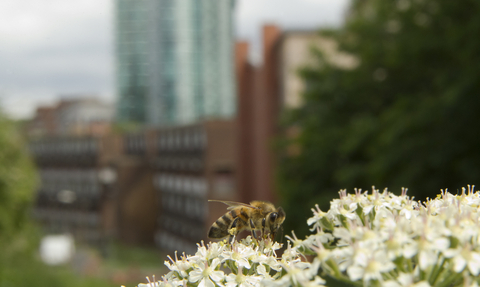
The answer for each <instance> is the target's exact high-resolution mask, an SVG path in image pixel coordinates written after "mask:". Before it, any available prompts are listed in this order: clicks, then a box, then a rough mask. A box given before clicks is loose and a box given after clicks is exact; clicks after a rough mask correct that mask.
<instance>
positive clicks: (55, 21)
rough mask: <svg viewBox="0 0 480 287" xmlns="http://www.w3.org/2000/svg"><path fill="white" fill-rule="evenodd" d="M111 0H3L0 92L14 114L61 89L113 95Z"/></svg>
mask: <svg viewBox="0 0 480 287" xmlns="http://www.w3.org/2000/svg"><path fill="white" fill-rule="evenodd" d="M112 24H113V19H112V3H111V1H110V0H82V1H81V0H75V1H64V0H48V1H40V0H3V1H2V9H0V39H2V40H1V41H2V45H0V96H1V102H0V104H2V106H3V109H4V110H5V111H6V112H7V114H9V115H12V116H13V117H16V118H19V117H20V118H21V117H27V116H30V115H31V114H32V112H33V111H34V109H35V106H36V105H38V104H39V103H42V102H51V101H52V99H55V98H57V97H58V95H60V94H72V93H78V94H81V93H90V94H92V93H93V94H98V95H99V96H102V97H111V96H112V93H113V92H112V90H113V67H112V65H113V55H112V52H113V47H112V44H113V43H112V41H113V31H112V28H113V27H112Z"/></svg>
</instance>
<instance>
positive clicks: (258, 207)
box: [208, 200, 285, 242]
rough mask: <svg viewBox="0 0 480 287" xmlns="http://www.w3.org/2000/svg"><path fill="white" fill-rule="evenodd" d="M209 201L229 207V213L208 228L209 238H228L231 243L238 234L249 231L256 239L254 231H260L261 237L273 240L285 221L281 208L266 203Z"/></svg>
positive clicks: (256, 201)
mask: <svg viewBox="0 0 480 287" xmlns="http://www.w3.org/2000/svg"><path fill="white" fill-rule="evenodd" d="M209 201H215V202H222V203H225V204H226V205H228V206H229V207H228V208H227V210H229V211H228V212H227V213H225V214H224V215H223V216H221V217H220V218H219V219H217V221H215V222H214V223H213V224H212V226H211V227H210V230H209V231H208V237H209V238H213V239H221V238H224V237H227V236H228V237H229V241H230V242H231V241H233V238H234V237H235V236H236V235H237V234H238V233H240V232H242V231H243V230H250V231H251V232H252V235H253V237H254V238H255V239H257V234H256V231H257V230H260V231H261V232H262V236H263V237H268V236H271V239H272V240H273V239H274V238H275V234H276V233H277V231H278V229H279V227H280V226H281V225H282V223H283V221H284V220H285V211H283V208H281V207H278V208H275V205H273V204H272V203H270V202H267V201H258V200H255V201H252V202H250V204H245V203H240V202H233V201H220V200H209Z"/></svg>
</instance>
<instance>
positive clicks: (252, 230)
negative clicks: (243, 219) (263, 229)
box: [250, 219, 257, 239]
mask: <svg viewBox="0 0 480 287" xmlns="http://www.w3.org/2000/svg"><path fill="white" fill-rule="evenodd" d="M250 231H251V232H252V236H253V238H255V239H257V233H256V232H255V224H253V220H252V219H250Z"/></svg>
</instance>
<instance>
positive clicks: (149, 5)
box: [116, 0, 236, 125]
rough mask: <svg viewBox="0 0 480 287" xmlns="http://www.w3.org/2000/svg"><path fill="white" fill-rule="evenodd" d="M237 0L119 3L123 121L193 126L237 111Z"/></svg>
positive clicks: (118, 68)
mask: <svg viewBox="0 0 480 287" xmlns="http://www.w3.org/2000/svg"><path fill="white" fill-rule="evenodd" d="M233 6H234V1H233V0H225V1H215V0H205V1H197V0H181V1H171V0H140V1H134V0H116V28H117V29H116V59H117V65H116V71H117V93H118V106H117V118H118V120H119V121H136V122H141V123H147V124H149V125H159V124H160V125H175V124H177V125H178V124H189V123H194V122H196V121H198V120H201V119H208V118H231V117H233V116H234V114H235V111H236V100H235V77H234V63H233V58H234V47H233V46H234V45H233V43H234V40H233V27H232V22H233V20H232V14H233Z"/></svg>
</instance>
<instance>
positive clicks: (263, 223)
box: [262, 218, 265, 238]
mask: <svg viewBox="0 0 480 287" xmlns="http://www.w3.org/2000/svg"><path fill="white" fill-rule="evenodd" d="M262 237H263V238H265V218H264V219H263V220H262Z"/></svg>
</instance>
